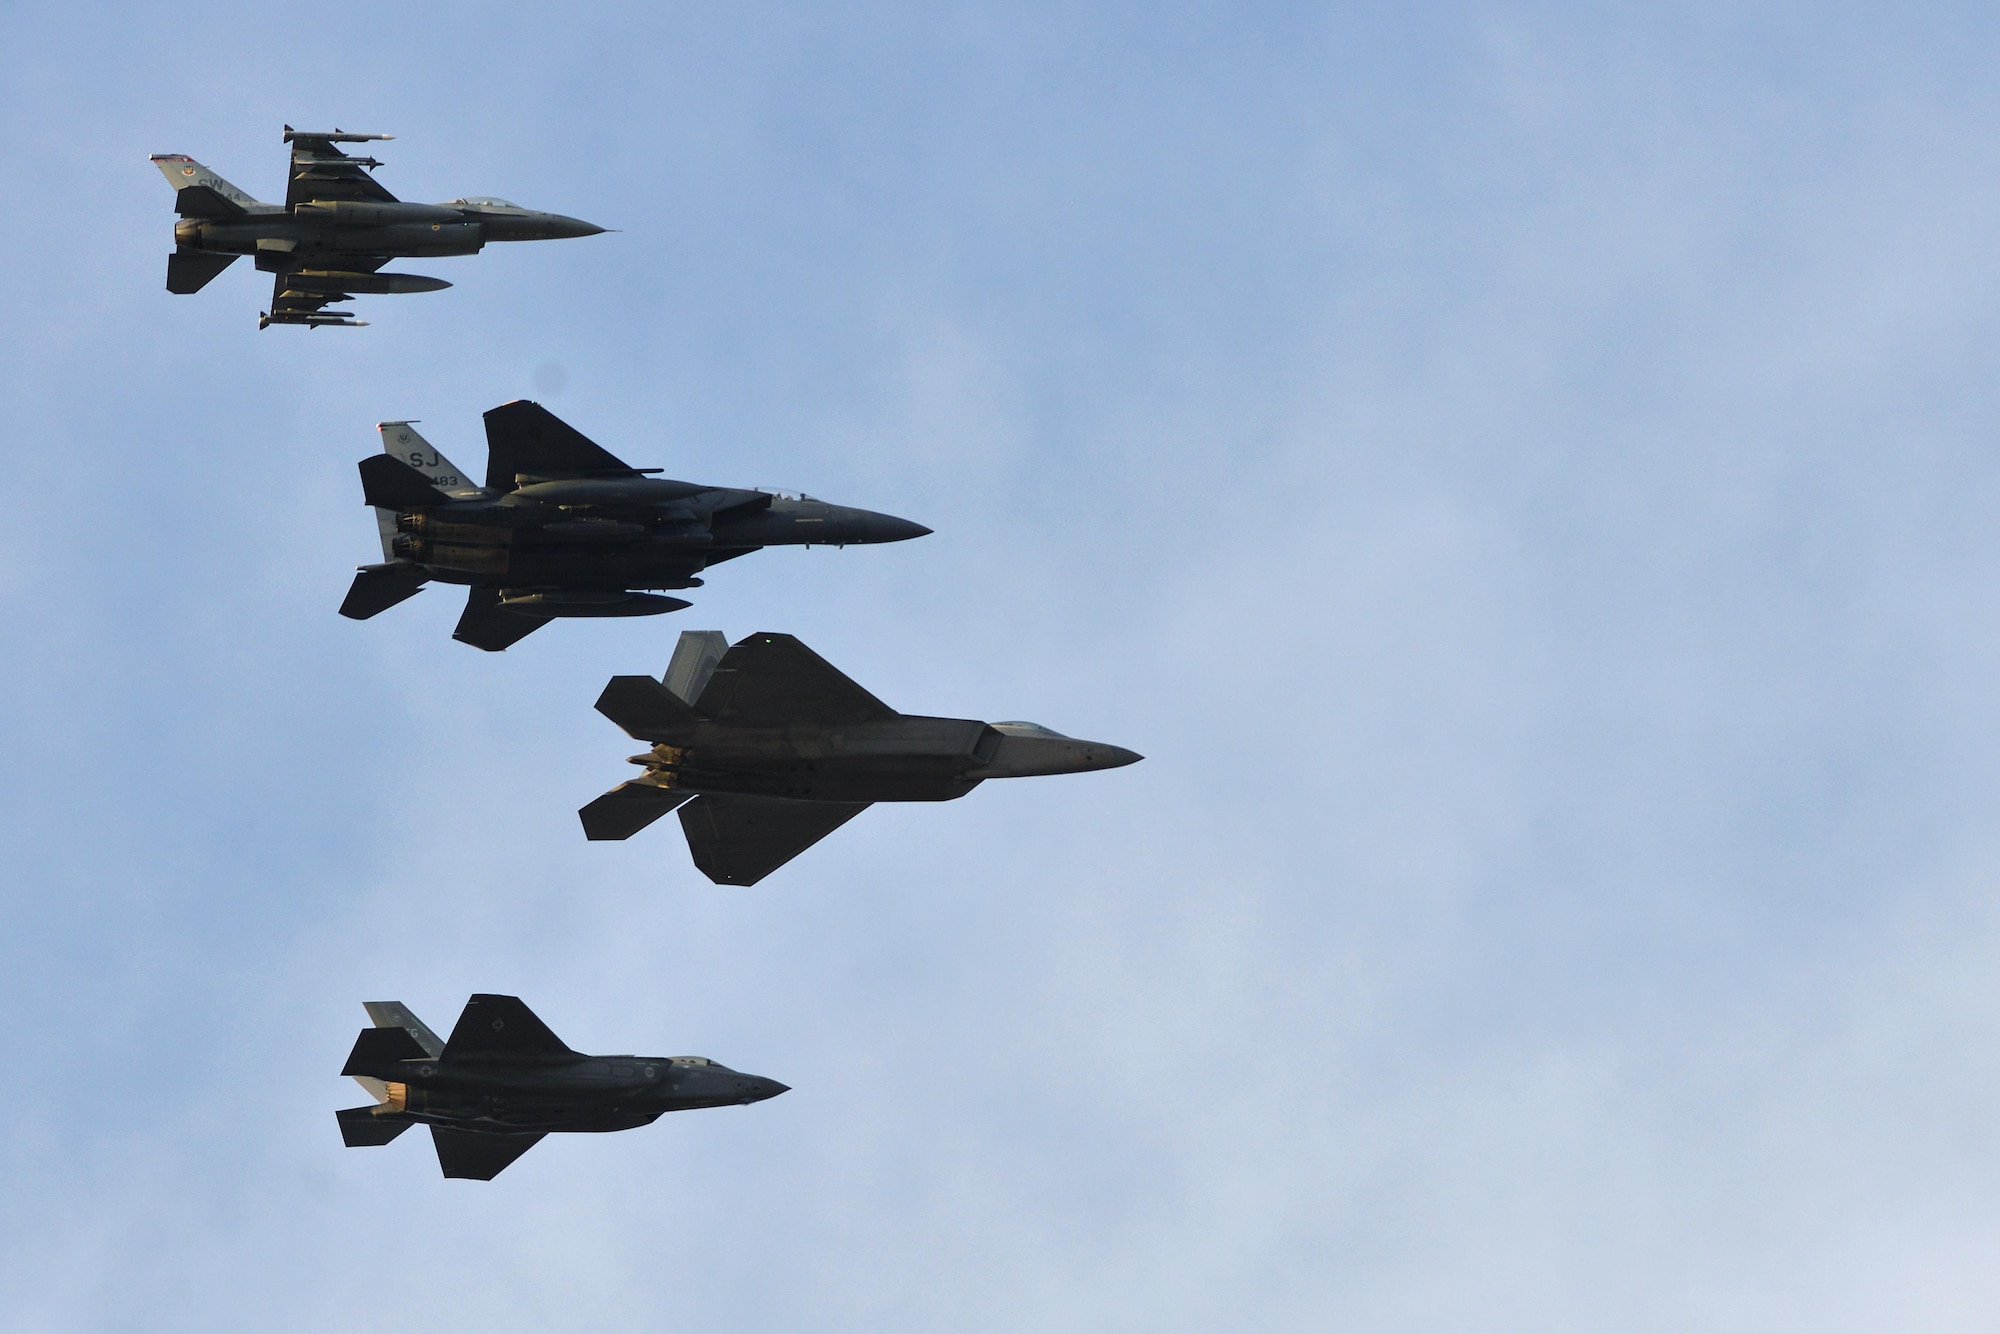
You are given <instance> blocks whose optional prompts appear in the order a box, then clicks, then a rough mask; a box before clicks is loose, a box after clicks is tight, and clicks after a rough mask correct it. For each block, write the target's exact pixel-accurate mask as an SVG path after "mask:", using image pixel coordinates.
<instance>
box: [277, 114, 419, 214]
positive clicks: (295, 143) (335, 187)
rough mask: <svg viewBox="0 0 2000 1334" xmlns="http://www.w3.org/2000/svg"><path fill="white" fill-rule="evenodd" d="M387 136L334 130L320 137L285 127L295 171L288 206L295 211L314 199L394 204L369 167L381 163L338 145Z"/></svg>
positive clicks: (287, 186)
mask: <svg viewBox="0 0 2000 1334" xmlns="http://www.w3.org/2000/svg"><path fill="white" fill-rule="evenodd" d="M389 137H390V136H389V135H386V134H348V133H345V132H344V131H341V130H333V131H331V132H329V133H325V134H320V133H315V132H312V131H308V130H295V129H293V128H292V127H291V126H289V125H287V126H286V127H285V142H286V143H288V144H290V145H291V146H292V170H291V175H290V178H289V179H288V180H287V182H286V184H285V207H286V208H296V207H297V206H298V205H299V204H302V203H306V202H309V201H312V200H328V201H335V200H343V199H357V200H364V199H365V200H372V201H374V202H377V203H383V204H393V203H395V202H396V196H394V195H392V194H390V193H389V192H388V191H387V190H385V189H383V188H382V185H381V183H380V182H379V181H377V180H376V179H375V178H374V177H373V176H370V175H369V174H368V168H370V167H379V166H381V165H382V164H381V163H380V162H377V161H376V160H375V159H374V158H372V157H349V156H348V155H347V154H345V153H343V152H341V151H340V149H339V148H338V147H336V145H338V144H352V143H364V142H366V141H368V140H370V139H387V138H389Z"/></svg>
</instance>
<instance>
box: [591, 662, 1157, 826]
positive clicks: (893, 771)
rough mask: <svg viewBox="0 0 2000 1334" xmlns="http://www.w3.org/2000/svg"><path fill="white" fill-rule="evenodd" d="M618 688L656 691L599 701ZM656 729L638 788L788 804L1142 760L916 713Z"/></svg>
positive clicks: (1023, 727)
mask: <svg viewBox="0 0 2000 1334" xmlns="http://www.w3.org/2000/svg"><path fill="white" fill-rule="evenodd" d="M620 682H632V683H634V685H635V686H636V683H638V682H645V683H646V685H648V686H653V685H657V683H656V682H654V681H653V679H652V678H651V677H620V678H617V679H615V680H614V681H613V682H612V684H611V686H610V687H608V688H607V689H606V691H605V693H606V695H610V694H611V693H612V691H614V690H617V689H618V688H619V684H620ZM600 708H602V705H601V704H600ZM625 725H626V726H627V728H628V729H629V728H630V726H631V724H630V723H629V722H628V723H626V724H625ZM658 730H659V731H660V732H662V733H664V734H665V736H664V738H663V739H661V740H659V743H658V744H656V745H655V746H654V747H653V749H652V750H650V751H648V752H647V753H646V754H644V755H634V756H633V757H632V758H631V763H633V764H638V765H643V766H644V767H645V769H646V776H645V777H644V778H643V779H642V780H640V781H642V782H645V783H648V784H651V785H653V786H658V787H662V788H668V789H673V790H678V791H684V792H733V793H738V794H741V795H744V796H757V797H786V798H790V799H792V800H795V801H838V802H876V801H951V800H954V799H955V798H958V797H962V796H964V795H965V794H966V793H968V792H970V791H972V789H973V788H975V787H978V786H979V785H980V784H981V783H982V782H984V781H986V780H987V779H989V778H1026V777H1031V776H1037V775H1047V774H1066V773H1088V772H1090V771H1092V770H1096V769H1111V768H1117V767H1119V766H1121V765H1126V764H1130V763H1132V762H1133V761H1135V760H1137V759H1138V758H1139V757H1138V756H1137V755H1135V754H1133V753H1132V752H1131V751H1129V750H1126V749H1124V748H1123V747H1121V746H1111V745H1106V744H1104V743H1102V742H1097V741H1079V740H1077V739H1076V738H1074V737H1066V736H1060V735H1058V734H1056V733H1054V732H1049V731H1047V730H1046V729H1043V728H1039V727H1036V726H1034V725H1033V724H1030V723H999V724H992V723H984V722H979V721H977V720H976V719H971V718H927V717H924V716H922V715H918V714H903V715H901V716H899V717H895V718H889V719H884V720H881V721H878V722H861V723H849V724H846V725H843V726H838V727H821V726H814V725H811V724H795V725H792V726H789V727H784V728H760V727H737V726H728V725H724V724H719V723H713V722H706V721H702V722H695V723H691V724H686V725H678V726H677V725H668V726H665V727H662V728H660V729H658ZM645 739H646V740H654V739H655V738H654V737H652V736H648V737H646V738H645Z"/></svg>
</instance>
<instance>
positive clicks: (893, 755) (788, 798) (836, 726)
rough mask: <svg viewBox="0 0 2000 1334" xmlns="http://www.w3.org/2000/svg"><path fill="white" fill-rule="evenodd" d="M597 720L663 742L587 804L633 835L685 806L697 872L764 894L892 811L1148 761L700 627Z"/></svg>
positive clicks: (600, 830) (766, 639) (606, 696)
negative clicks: (928, 699) (1018, 781)
mask: <svg viewBox="0 0 2000 1334" xmlns="http://www.w3.org/2000/svg"><path fill="white" fill-rule="evenodd" d="M597 711H598V712H599V713H601V714H603V715H604V716H605V717H607V718H609V719H610V720H611V721H612V722H614V723H617V724H618V725H619V726H620V727H622V728H624V729H625V731H626V733H627V734H628V735H630V736H632V737H635V738H637V739H638V740H640V741H649V742H652V743H653V748H652V749H651V750H649V751H647V752H646V753H645V754H643V755H634V756H632V758H631V763H633V764H637V765H640V766H642V767H643V768H644V769H645V772H644V773H643V774H641V775H640V776H639V777H637V778H634V779H632V780H631V781H629V782H626V783H621V784H620V785H619V786H617V787H615V788H613V789H612V790H611V791H609V792H607V793H605V794H604V795H603V796H601V797H599V798H598V799H597V800H596V801H593V802H591V803H590V804H589V805H588V806H585V807H584V808H583V809H582V810H581V811H579V812H578V814H579V815H580V816H581V817H582V818H583V832H584V834H585V835H586V836H587V837H589V838H592V839H624V838H630V837H631V836H632V835H634V834H636V833H638V832H639V831H640V830H641V829H644V828H645V827H646V826H647V825H649V824H651V823H652V822H653V821H655V820H657V819H659V818H660V817H661V816H662V815H665V814H666V813H667V812H668V811H671V810H674V809H676V808H678V809H679V811H680V817H681V829H682V832H684V833H685V834H686V835H687V842H688V850H689V851H690V852H692V853H693V854H694V864H695V865H696V866H697V867H698V868H700V870H701V872H702V873H703V874H704V875H706V876H707V877H708V878H709V879H710V880H713V881H715V882H716V883H717V884H722V885H754V884H756V883H757V882H758V881H759V880H761V879H763V878H764V877H765V876H767V875H769V874H770V873H771V872H773V871H775V870H777V869H778V868H779V867H780V866H783V865H784V864H785V863H786V862H788V861H790V860H791V859H792V858H794V857H796V856H798V855H799V854H800V853H801V852H804V851H805V850H806V849H807V848H809V847H811V846H812V845H813V844H815V843H817V842H819V840H821V839H822V838H825V837H826V836H827V835H828V834H830V833H832V832H833V831H834V830H835V829H838V828H839V827H840V826H841V825H843V824H845V823H846V822H847V821H849V820H851V819H853V818H854V817H855V816H857V815H859V814H860V813H861V812H862V811H864V810H866V809H867V808H868V807H869V806H870V805H871V804H872V803H874V802H878V801H951V800H953V799H954V798H957V797H962V796H964V795H965V794H966V793H968V792H970V791H972V789H973V788H975V787H978V786H979V785H980V784H981V783H982V782H984V781H985V780H987V779H989V778H1024V777H1030V776H1035V775H1041V774H1069V773H1083V772H1087V771H1089V770H1092V769H1115V768H1117V767H1118V766H1120V765H1124V764H1132V763H1134V762H1135V761H1137V760H1138V759H1140V758H1141V757H1140V756H1138V755H1136V754H1134V753H1133V752H1131V751H1129V750H1125V749H1123V748H1122V747H1119V746H1108V745H1105V744H1103V743H1102V742H1098V741H1078V740H1075V739H1073V738H1071V737H1066V736H1063V735H1062V734H1061V733H1059V732H1051V731H1050V730H1049V729H1048V728H1046V727H1042V726H1040V725H1038V724H1035V723H982V722H978V721H975V720H973V719H970V718H924V717H918V716H916V715H914V714H903V713H897V712H896V711H895V710H894V709H892V708H890V707H889V706H888V705H886V704H884V703H883V702H882V701H881V700H879V699H876V698H875V697H874V696H873V695H871V694H869V693H868V692H867V691H866V690H863V689H862V688H861V687H860V686H858V685H856V684H855V683H854V682H853V681H851V680H849V679H848V678H847V677H846V676H844V675H842V674H841V673H840V672H839V671H838V670H837V669H836V668H834V666H833V665H832V664H831V663H829V662H827V661H826V659H824V658H822V657H820V656H819V655H818V654H817V653H814V652H813V651H812V650H811V649H809V648H807V647H806V646H805V645H804V644H801V643H800V642H799V641H798V640H796V639H794V638H793V637H792V636H790V635H775V634H757V635H751V636H750V637H749V638H748V639H743V640H739V641H737V643H736V644H735V645H734V646H733V647H732V646H731V645H730V644H729V641H728V640H727V639H725V638H724V637H723V636H722V635H721V634H720V633H718V632H716V631H713V630H689V631H686V632H684V633H683V634H682V635H681V638H680V643H679V644H678V645H676V646H675V649H674V656H673V661H672V662H671V663H670V664H669V665H668V667H667V674H666V677H665V679H664V680H661V681H656V680H654V679H653V678H652V677H650V676H614V677H612V678H611V683H610V684H609V685H607V686H606V687H605V688H604V693H603V694H602V695H601V696H599V697H598V700H597Z"/></svg>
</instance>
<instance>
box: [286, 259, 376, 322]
mask: <svg viewBox="0 0 2000 1334" xmlns="http://www.w3.org/2000/svg"><path fill="white" fill-rule="evenodd" d="M340 262H341V264H342V266H343V267H342V269H340V270H339V271H335V270H330V269H308V268H304V267H300V268H296V269H285V270H282V271H281V272H280V273H279V274H278V275H277V280H276V282H275V283H274V284H273V285H272V289H271V310H270V313H269V314H267V315H265V316H264V318H263V319H261V320H260V321H258V324H257V327H258V328H260V329H261V328H265V327H267V326H269V325H273V324H309V325H320V324H344V325H361V324H366V323H367V321H366V320H357V319H355V318H354V315H353V313H352V312H350V311H345V310H331V311H329V310H325V309H324V308H325V307H326V306H327V305H329V304H331V303H332V302H335V301H345V300H347V299H348V292H347V288H346V287H345V286H344V285H343V283H342V281H341V280H342V279H343V278H344V277H347V276H349V275H352V276H354V277H357V278H360V277H366V276H367V275H369V274H372V273H374V272H375V270H377V269H379V268H381V267H382V266H383V265H384V264H387V263H388V262H389V260H388V258H387V257H386V256H383V257H379V258H378V257H376V256H372V255H342V256H341V257H340Z"/></svg>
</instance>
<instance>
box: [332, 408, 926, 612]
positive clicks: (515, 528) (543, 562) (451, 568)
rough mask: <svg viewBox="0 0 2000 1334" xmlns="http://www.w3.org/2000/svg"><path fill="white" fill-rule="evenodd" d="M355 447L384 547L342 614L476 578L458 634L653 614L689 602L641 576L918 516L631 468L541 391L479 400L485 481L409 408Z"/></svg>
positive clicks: (685, 572)
mask: <svg viewBox="0 0 2000 1334" xmlns="http://www.w3.org/2000/svg"><path fill="white" fill-rule="evenodd" d="M381 431H382V450H383V452H382V453H380V454H376V455H374V456H372V457H370V458H366V459H363V460H362V461H361V493H362V498H363V500H365V501H366V502H367V503H368V504H370V505H372V506H374V507H375V515H376V520H377V526H378V527H379V528H380V530H381V535H382V555H383V561H382V563H381V564H379V565H364V566H362V567H361V572H360V573H359V574H357V575H355V577H354V584H353V586H352V587H351V588H349V589H348V592H347V600H346V601H344V602H343V603H341V605H340V614H341V615H343V616H348V617H352V618H353V619H355V620H366V619H367V618H368V617H370V616H373V615H375V614H376V613H378V612H381V611H384V610H386V609H387V608H390V607H393V606H395V605H396V604H397V603H398V602H401V601H402V600H403V599H405V598H408V597H412V596H414V595H415V594H416V593H417V592H419V591H420V590H421V589H422V588H423V586H424V584H425V583H426V582H427V581H431V580H436V581H438V582H440V583H448V584H464V585H468V586H469V587H470V589H471V592H470V594H469V596H468V597H467V599H466V604H465V614H464V615H463V616H461V617H460V618H459V622H458V629H457V631H456V632H455V633H454V635H453V638H456V639H459V640H463V641H464V642H465V643H468V644H471V645H473V646H474V647H477V648H483V649H489V650H495V651H497V650H500V649H504V648H506V647H507V646H508V645H509V644H512V643H514V642H516V641H517V640H519V639H521V638H523V637H524V636H526V635H528V634H531V633H533V632H534V631H535V630H536V629H538V628H540V627H541V626H544V625H546V624H548V622H549V621H550V619H552V618H555V617H563V616H653V615H657V614H659V613H661V612H668V611H679V610H680V609H681V608H683V607H686V606H689V605H691V604H689V603H687V602H685V601H683V600H681V599H680V598H674V597H665V596H662V595H661V594H659V593H656V592H645V591H641V590H647V589H662V588H672V589H681V588H699V587H700V586H701V582H702V581H701V579H700V578H699V575H700V573H701V572H702V571H703V570H705V569H707V568H708V567H709V566H711V565H715V564H717V563H718V562H721V561H725V560H733V559H734V558H736V557H737V556H747V555H748V554H750V553H751V552H753V551H756V550H757V549H758V548H760V547H771V546H846V545H847V544H848V543H850V542H901V541H903V540H904V539H906V538H911V537H922V536H923V535H924V534H926V533H928V532H930V529H928V528H925V527H924V526H923V525H921V524H915V523H911V522H910V521H909V520H907V519H898V518H894V517H892V516H890V515H887V514H875V513H872V512H870V511H868V510H857V509H847V508H845V507H843V506H840V505H829V504H826V503H825V502H823V501H819V500H815V499H813V498H812V497H811V496H803V495H786V494H783V493H780V492H773V491H758V490H745V489H737V488H730V487H720V486H709V485H707V484H705V483H702V482H676V481H671V480H669V479H667V478H664V477H657V476H653V475H652V474H655V473H657V472H659V471H660V470H659V469H658V468H634V467H631V466H629V465H628V464H626V463H624V462H622V461H620V460H619V459H618V458H616V457H614V456H613V455H612V454H610V453H609V452H607V451H606V450H604V449H602V448H600V447H599V446H598V445H596V444H594V443H592V442H591V441H590V440H588V439H587V438H585V437H584V436H583V435H582V434H581V433H580V432H578V431H577V430H576V429H575V428H574V427H571V426H570V425H568V424H567V423H566V422H563V421H562V420H560V419H559V418H557V417H556V415H555V414H554V413H552V412H550V411H549V410H548V409H547V408H544V407H542V406H541V405H540V404H538V403H530V402H527V401H526V400H520V401H517V402H513V403H507V404H503V405H502V406H500V407H497V408H495V409H493V410H492V411H491V412H489V413H487V414H486V485H485V486H474V485H472V484H471V482H470V480H469V479H468V478H467V477H466V476H465V474H464V473H463V472H461V471H460V470H459V468H458V467H457V465H455V464H453V463H452V462H451V460H449V459H447V458H445V457H444V455H442V454H440V453H438V451H437V450H436V449H435V448H433V447H432V445H431V443H430V442H429V441H428V440H426V439H424V438H423V437H422V436H421V435H419V434H417V431H416V428H415V427H414V426H412V425H411V424H410V423H408V422H384V423H383V424H382V427H381Z"/></svg>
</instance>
